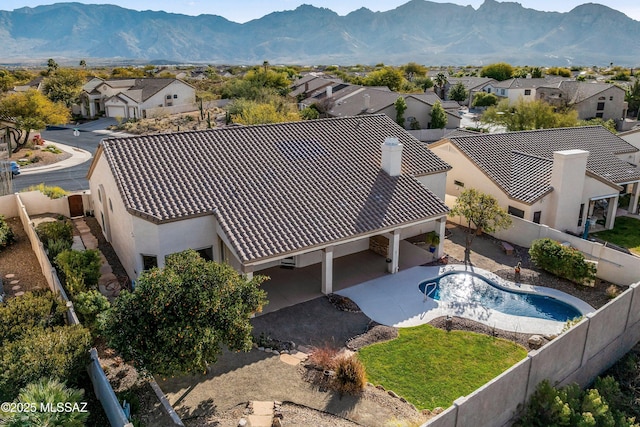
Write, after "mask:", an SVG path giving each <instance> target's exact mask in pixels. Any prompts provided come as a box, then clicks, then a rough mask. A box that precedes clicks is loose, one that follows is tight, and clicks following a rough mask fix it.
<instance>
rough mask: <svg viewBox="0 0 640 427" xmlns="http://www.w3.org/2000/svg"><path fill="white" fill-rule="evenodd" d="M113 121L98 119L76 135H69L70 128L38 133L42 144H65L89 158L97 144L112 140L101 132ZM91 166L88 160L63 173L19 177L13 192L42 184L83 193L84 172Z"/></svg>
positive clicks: (108, 134)
mask: <svg viewBox="0 0 640 427" xmlns="http://www.w3.org/2000/svg"><path fill="white" fill-rule="evenodd" d="M113 123H114V121H113V119H100V120H96V121H92V122H88V123H85V124H83V125H80V126H78V128H79V129H80V133H79V135H78V136H74V135H73V128H72V127H68V128H67V127H52V128H50V129H48V130H45V131H43V132H41V135H42V138H44V139H45V141H53V142H58V143H61V144H65V145H67V146H69V147H72V148H80V149H83V150H86V151H88V152H90V153H91V156H92V158H93V154H94V153H95V152H96V149H97V148H98V144H100V141H101V140H102V139H104V138H107V137H109V136H112V135H113V133H112V132H109V131H106V130H105V128H106V127H107V126H109V125H110V124H113ZM90 165H91V159H89V160H87V161H85V162H84V163H82V164H80V165H77V166H72V167H69V168H65V169H56V170H44V171H42V172H37V173H30V174H23V175H20V176H18V177H16V178H15V179H14V180H13V188H14V191H20V190H22V189H23V188H27V187H29V186H31V185H36V184H40V183H44V184H45V185H51V186H58V187H62V188H64V189H65V190H68V191H77V190H85V189H88V188H89V181H87V179H86V176H87V171H88V170H89V166H90Z"/></svg>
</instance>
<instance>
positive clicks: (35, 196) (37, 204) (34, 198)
mask: <svg viewBox="0 0 640 427" xmlns="http://www.w3.org/2000/svg"><path fill="white" fill-rule="evenodd" d="M20 199H21V200H22V203H24V206H25V208H27V212H29V215H30V216H33V215H40V214H43V213H57V214H60V215H64V216H66V217H68V216H69V201H68V200H67V198H66V197H62V198H60V199H50V198H49V197H47V196H45V195H44V194H42V193H41V192H39V191H28V192H26V193H20Z"/></svg>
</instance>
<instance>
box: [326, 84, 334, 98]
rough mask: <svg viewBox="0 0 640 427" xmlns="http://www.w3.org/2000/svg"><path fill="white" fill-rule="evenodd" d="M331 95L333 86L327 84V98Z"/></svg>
mask: <svg viewBox="0 0 640 427" xmlns="http://www.w3.org/2000/svg"><path fill="white" fill-rule="evenodd" d="M332 96H333V87H332V86H331V85H329V86H327V98H331V97H332Z"/></svg>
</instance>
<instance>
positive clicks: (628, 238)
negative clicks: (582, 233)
mask: <svg viewBox="0 0 640 427" xmlns="http://www.w3.org/2000/svg"><path fill="white" fill-rule="evenodd" d="M591 236H593V237H595V238H597V239H600V240H604V241H606V242H610V243H613V244H614V245H616V246H620V247H622V248H625V249H628V250H629V252H631V253H632V254H635V255H638V256H640V219H636V218H632V217H628V216H620V217H617V218H616V222H615V226H614V227H613V229H612V230H605V231H599V232H597V233H593V234H591Z"/></svg>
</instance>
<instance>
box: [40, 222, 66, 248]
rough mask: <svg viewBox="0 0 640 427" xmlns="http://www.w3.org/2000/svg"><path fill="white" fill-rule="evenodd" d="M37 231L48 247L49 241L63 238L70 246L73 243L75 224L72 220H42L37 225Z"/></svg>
mask: <svg viewBox="0 0 640 427" xmlns="http://www.w3.org/2000/svg"><path fill="white" fill-rule="evenodd" d="M36 233H37V234H38V237H39V238H40V241H41V242H42V243H43V244H44V245H45V247H47V245H48V244H49V242H50V241H51V242H53V241H56V240H63V241H65V242H67V243H68V245H69V247H71V245H72V244H73V225H72V224H71V221H67V220H62V221H48V222H41V223H40V224H38V226H37V227H36Z"/></svg>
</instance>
